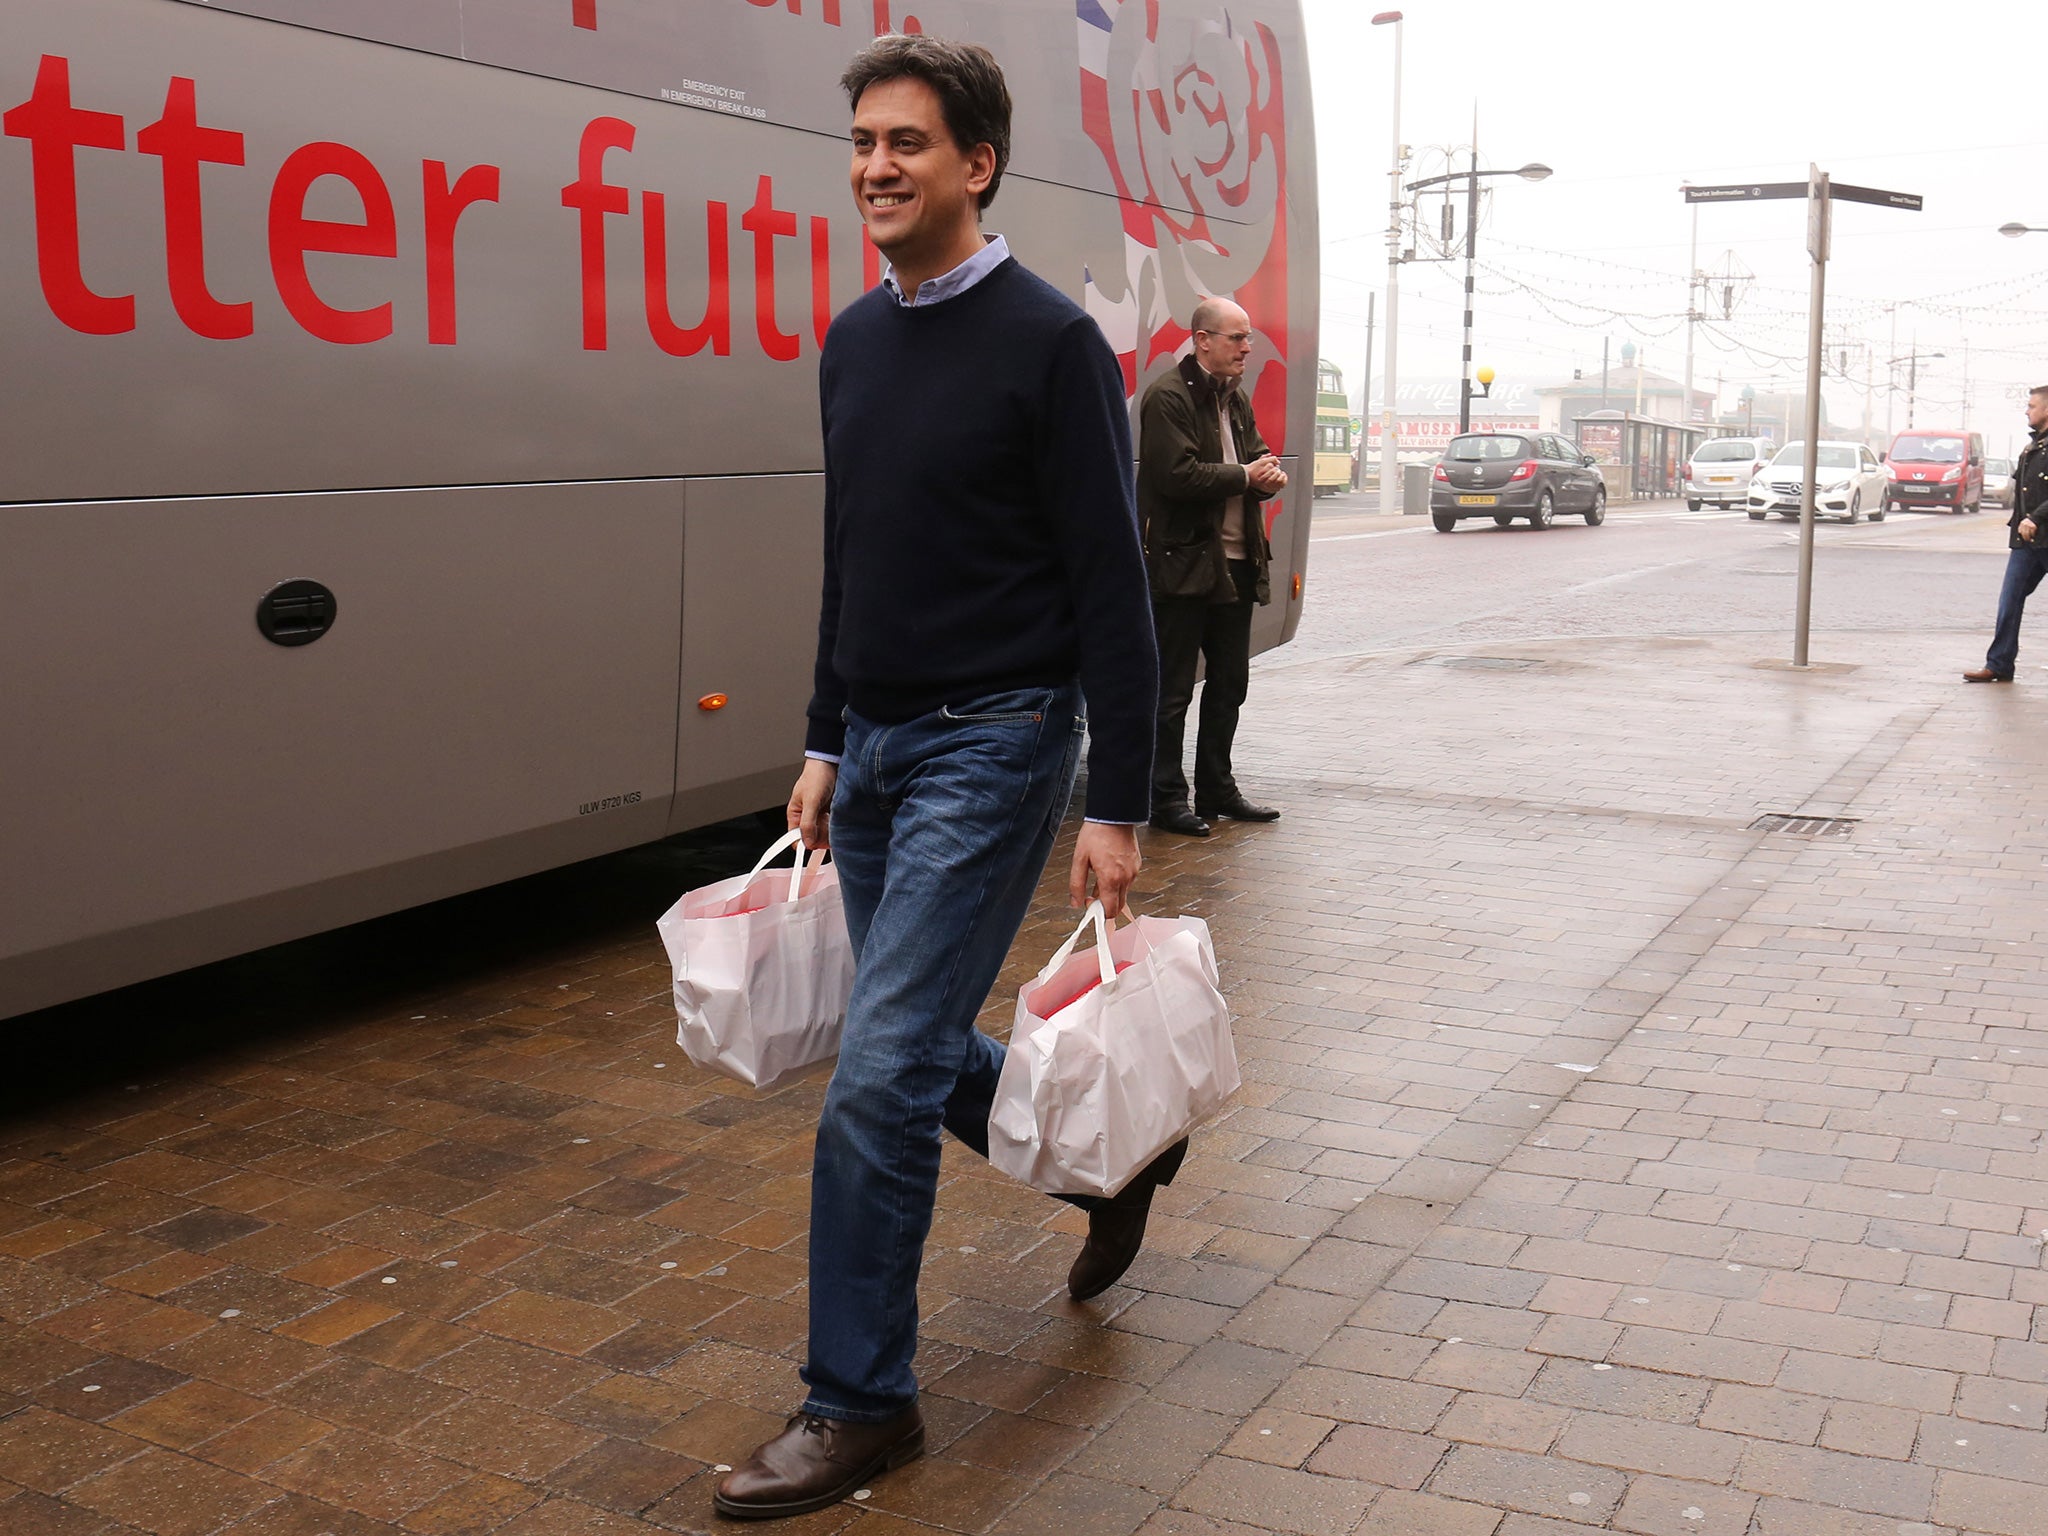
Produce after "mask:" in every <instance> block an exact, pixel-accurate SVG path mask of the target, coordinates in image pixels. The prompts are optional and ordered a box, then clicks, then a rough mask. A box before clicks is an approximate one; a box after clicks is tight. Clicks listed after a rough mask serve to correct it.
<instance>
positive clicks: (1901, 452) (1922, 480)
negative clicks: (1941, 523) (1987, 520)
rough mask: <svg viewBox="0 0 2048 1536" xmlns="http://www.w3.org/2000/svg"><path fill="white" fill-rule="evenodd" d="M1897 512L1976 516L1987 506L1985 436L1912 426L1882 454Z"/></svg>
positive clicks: (1889, 502) (1889, 501)
mask: <svg viewBox="0 0 2048 1536" xmlns="http://www.w3.org/2000/svg"><path fill="white" fill-rule="evenodd" d="M1884 467H1885V469H1886V471H1887V476H1888V479H1889V482H1890V483H1889V484H1888V485H1887V487H1886V489H1885V506H1886V508H1887V509H1890V510H1894V511H1911V510H1912V509H1914V508H1916V507H1917V508H1919V509H1921V510H1923V511H1928V512H1975V511H1978V510H1980V509H1981V508H1982V507H1983V505H1984V435H1983V434H1982V433H1981V432H1951V431H1948V430H1947V429H1945V428H1934V429H1930V428H1926V427H1919V428H1909V429H1908V430H1906V431H1904V432H1901V433H1900V434H1899V435H1898V436H1897V437H1895V438H1893V439H1892V446H1891V452H1889V453H1887V454H1886V455H1885V456H1884Z"/></svg>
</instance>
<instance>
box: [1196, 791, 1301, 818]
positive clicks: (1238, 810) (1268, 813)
mask: <svg viewBox="0 0 2048 1536" xmlns="http://www.w3.org/2000/svg"><path fill="white" fill-rule="evenodd" d="M1195 814H1196V815H1198V816H1206V817H1208V818H1209V820H1211V821H1278V820H1279V819H1280V813H1279V812H1278V811H1276V810H1274V809H1273V807H1272V806H1270V805H1253V804H1252V803H1251V801H1249V800H1247V799H1245V797H1244V796H1243V795H1239V796H1238V797H1237V798H1236V799H1235V800H1225V801H1222V802H1221V803H1219V804H1216V805H1205V806H1202V807H1201V808H1200V809H1198V810H1197V811H1196V813H1195Z"/></svg>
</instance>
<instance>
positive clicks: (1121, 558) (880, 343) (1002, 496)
mask: <svg viewBox="0 0 2048 1536" xmlns="http://www.w3.org/2000/svg"><path fill="white" fill-rule="evenodd" d="M819 397H820V404H821V407H822V410H823V416H824V429H825V592H824V601H823V604H822V605H821V609H820V612H819V617H818V662H817V678H816V692H815V693H814V694H813V696H812V699H811V706H810V711H809V713H810V730H809V735H808V740H807V743H806V745H807V747H808V749H809V750H811V751H815V752H827V753H835V754H836V753H838V752H839V751H840V750H841V748H842V745H843V743H844V741H845V726H844V724H843V723H842V721H841V716H840V711H841V709H842V708H843V707H847V706H851V708H852V709H853V711H854V713H856V714H858V715H860V716H862V717H863V718H864V719H868V720H873V721H876V722H879V723H885V724H891V723H899V722H902V721H905V720H912V719H915V718H917V717H918V716H919V715H924V714H929V713H931V712H932V711H934V710H936V709H938V708H939V707H940V706H941V705H943V704H952V705H955V706H959V705H964V704H966V703H968V702H970V701H972V700H974V699H976V698H979V697H982V696H984V695H987V694H991V693H1001V692H1005V691H1007V690H1010V689H1015V688H1034V687H1046V686H1057V685H1060V684H1063V683H1067V682H1071V681H1073V680H1074V679H1075V678H1077V677H1078V678H1079V679H1080V682H1081V689H1082V692H1083V694H1084V695H1085V696H1086V698H1087V702H1088V726H1089V735H1090V738H1091V746H1090V749H1089V756H1088V806H1087V814H1088V815H1090V816H1091V817H1094V818H1096V819H1098V820H1104V821H1132V822H1135V821H1143V820H1145V819H1146V817H1147V816H1148V815H1149V814H1150V810H1151V805H1150V798H1151V792H1150V780H1151V772H1152V736H1153V723H1154V722H1153V717H1154V714H1155V712H1156V710H1157V707H1158V694H1159V667H1158V660H1157V655H1156V652H1155V649H1154V646H1153V639H1152V616H1151V602H1150V597H1149V595H1148V589H1147V587H1146V581H1145V562H1144V555H1143V553H1142V551H1141V549H1140V547H1139V542H1138V519H1137V509H1136V505H1135V502H1134V500H1133V490H1132V471H1131V463H1132V456H1131V425H1130V416H1129V414H1128V408H1127V407H1126V405H1125V403H1124V389H1123V374H1122V371H1121V370H1120V369H1119V368H1118V367H1117V362H1116V357H1115V355H1114V354H1113V353H1112V352H1111V351H1110V349H1109V344H1108V342H1106V341H1105V340H1104V339H1103V336H1102V332H1101V330H1100V329H1099V328H1098V327H1097V326H1096V324H1095V322H1094V321H1093V320H1091V319H1089V318H1088V316H1087V315H1086V314H1085V313H1084V312H1083V311H1082V310H1081V309H1080V307H1079V306H1078V305H1076V304H1075V303H1074V302H1073V300H1071V299H1069V298H1067V297H1066V295H1064V294H1062V293H1061V292H1060V291H1059V290H1058V289H1056V288H1054V287H1053V286H1052V285H1051V284H1049V283H1047V282H1045V281H1044V280H1043V279H1041V278H1039V277H1037V276H1035V275H1033V274H1032V273H1030V272H1028V271H1026V270H1025V269H1024V268H1023V267H1021V266H1019V265H1018V264H1017V262H1016V261H1015V260H1014V259H1012V260H1008V261H1005V262H1003V263H1002V264H1001V265H1000V266H998V267H997V268H996V269H995V270H994V271H992V272H991V273H990V274H989V275H988V276H987V277H985V278H983V279H982V280H981V281H980V282H979V283H976V284H975V285H974V286H973V287H972V288H969V289H968V290H967V291H966V292H965V293H962V294H959V295H957V296H956V297H953V298H950V299H946V300H944V301H942V302H940V303H937V304H927V305H920V306H915V307H911V308H905V307H903V306H902V305H900V304H898V303H897V302H896V301H895V299H893V298H892V297H891V296H890V295H889V294H888V293H887V292H886V291H885V290H883V289H881V288H876V289H872V290H870V291H869V292H868V293H866V294H865V295H863V296H862V297H861V298H859V299H857V300H855V301H854V302H853V303H852V304H851V305H849V306H848V307H847V308H846V309H845V310H844V311H842V312H841V313H840V315H839V317H838V318H837V319H835V320H834V321H833V322H832V329H831V331H830V332H829V333H828V335H827V336H826V338H825V354H824V360H823V362H822V364H821V365H820V369H819Z"/></svg>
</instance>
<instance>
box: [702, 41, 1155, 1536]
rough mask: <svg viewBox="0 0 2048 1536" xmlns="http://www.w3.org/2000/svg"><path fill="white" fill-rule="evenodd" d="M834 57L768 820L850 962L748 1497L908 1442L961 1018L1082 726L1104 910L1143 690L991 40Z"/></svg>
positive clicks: (812, 1480)
mask: <svg viewBox="0 0 2048 1536" xmlns="http://www.w3.org/2000/svg"><path fill="white" fill-rule="evenodd" d="M841 83H842V85H843V86H844V87H845V89H846V93H847V99H848V100H849V102H851V104H852V106H853V166H852V182H853V195H854V200H855V202H856V204H857V205H858V207H859V208H860V211H861V216H862V218H863V219H864V220H865V221H866V223H867V227H868V232H869V234H870V236H871V238H872V239H873V240H874V243H875V245H876V247H877V248H878V249H879V250H880V251H881V252H882V254H883V255H884V256H886V257H887V258H888V260H889V262H890V266H891V272H890V275H889V277H888V278H887V280H886V281H885V282H884V284H883V286H882V287H880V288H878V289H875V290H874V291H872V292H870V293H868V294H866V295H864V296H863V297H862V298H860V299H858V300H856V301H855V302H854V303H853V304H852V305H850V306H849V307H848V308H847V309H846V310H845V311H844V312H843V313H842V314H841V315H840V316H839V317H838V318H837V319H836V320H835V321H834V322H833V324H832V329H831V331H830V333H829V334H828V336H827V338H826V342H825V349H824V358H823V361H822V363H821V365H820V371H819V394H820V401H821V406H822V417H823V426H824V440H825V587H824V598H823V603H822V607H821V612H820V617H819V623H818V661H817V674H816V693H815V695H814V697H813V699H812V701H811V706H810V710H809V715H810V729H809V736H808V741H807V743H806V750H805V757H806V758H807V759H808V761H807V762H806V763H805V765H804V770H803V774H802V777H801V778H799V779H798V781H797V785H796V789H795V791H794V792H793V793H792V795H791V797H790V802H789V817H790V824H791V825H792V826H794V827H801V829H802V830H803V833H804V838H805V841H806V843H807V844H809V845H810V846H813V847H819V846H824V845H825V844H826V843H827V841H828V839H829V843H830V846H831V848H832V852H833V860H834V862H835V863H836V864H837V866H838V869H839V884H840V890H841V893H842V898H843V901H844V905H845V909H846V920H847V931H848V935H849V937H850V938H851V939H852V942H853V947H854V953H855V955H856V957H857V959H856V967H855V975H854V984H853V995H852V998H851V1000H850V1002H849V1003H848V1006H847V1015H846V1025H845V1031H844V1035H843V1037H842V1041H841V1045H840V1053H839V1063H838V1066H837V1068H836V1070H835V1071H834V1073H833V1076H832V1083H831V1086H830V1088H829V1089H828V1090H827V1093H826V1097H825V1107H824V1112H823V1114H822V1116H821V1117H820V1120H819V1125H818V1143H817V1152H816V1158H815V1162H814V1165H813V1169H812V1177H811V1233H810V1254H811V1265H810V1346H809V1355H808V1359H807V1362H806V1364H805V1366H804V1370H803V1378H804V1381H805V1383H806V1384H807V1385H808V1387H809V1389H810V1393H809V1396H808V1398H807V1399H806V1400H805V1402H804V1404H803V1407H802V1410H801V1411H800V1412H798V1413H797V1414H796V1416H795V1417H793V1418H792V1419H791V1420H790V1421H789V1425H788V1427H787V1428H786V1429H785V1430H784V1431H783V1432H782V1433H781V1434H779V1435H777V1436H776V1437H775V1438H774V1439H772V1440H770V1441H768V1442H767V1443H766V1444H765V1445H763V1446H761V1447H760V1448H759V1449H757V1450H756V1451H755V1452H754V1453H753V1455H752V1456H750V1457H749V1458H747V1459H746V1460H745V1461H744V1462H743V1463H742V1464H741V1465H739V1466H738V1467H737V1468H736V1469H735V1470H734V1471H733V1472H732V1473H731V1474H729V1475H728V1476H727V1477H726V1478H725V1479H724V1481H723V1482H722V1483H721V1484H720V1485H719V1488H718V1491H717V1493H716V1495H715V1500H714V1502H715V1504H716V1507H717V1508H718V1510H719V1512H720V1513H722V1514H725V1515H729V1516H735V1517H740V1518H766V1517H774V1516H782V1515H797V1514H803V1513H805V1512H806V1511H809V1510H814V1509H821V1508H823V1507H825V1506H826V1505H828V1504H832V1503H834V1502H836V1501H838V1500H840V1499H843V1498H845V1497H847V1496H848V1495H849V1494H851V1493H853V1492H854V1490H855V1489H857V1488H859V1487H861V1486H863V1485H864V1484H865V1483H866V1482H867V1480H868V1479H870V1478H871V1477H873V1476H875V1475H876V1474H877V1473H880V1472H883V1471H886V1470H888V1469H889V1468H891V1467H895V1466H900V1465H902V1464H903V1463H904V1462H906V1461H909V1460H910V1459H912V1458H913V1457H915V1456H917V1455H918V1454H919V1452H920V1451H922V1449H923V1447H924V1426H923V1421H922V1420H921V1419H920V1417H919V1415H918V1410H917V1381H916V1378H915V1376H914V1375H913V1374H912V1372H911V1357H912V1355H913V1354H914V1353H915V1351H916V1348H917V1280H918V1271H919V1267H920V1265H921V1264H922V1261H923V1252H924V1241H925V1236H926V1234H927V1232H928V1231H929V1229H930V1226H931V1220H932V1207H933V1202H934V1199H935V1196H936V1190H937V1184H938V1172H939V1152H940V1142H941V1128H942V1127H943V1129H944V1130H948V1131H951V1132H952V1133H953V1134H954V1135H955V1136H957V1137H959V1138H960V1139H961V1140H962V1141H964V1142H966V1143H967V1144H968V1145H969V1146H971V1147H973V1148H974V1149H975V1150H977V1151H979V1152H981V1153H983V1154H984V1155H986V1153H987V1149H988V1116H989V1107H990V1103H991V1100H992V1099H993V1097H994V1094H995V1089H996V1083H997V1079H998V1077H999V1076H1000V1074H1001V1070H1002V1061H1003V1048H1002V1047H1001V1046H1000V1045H997V1044H996V1043H995V1042H994V1041H993V1040H990V1039H989V1038H988V1037H987V1036H986V1035H983V1034H981V1033H980V1032H979V1031H978V1030H977V1029H975V1027H974V1019H975V1015H976V1014H977V1012H979V1010H980V1008H981V1005H982V1003H983V1001H984V1000H985V999H986V998H987V996H988V993H989V989H990V987H991V986H992V985H993V984H994V982H995V978H996V973H997V971H998V969H999V968H1000V967H1001V965H1002V962H1003V959H1004V956H1005V955H1006V954H1007V952H1008V950H1009V947H1010V943H1011V941H1012V940H1013V939H1014V938H1015V937H1016V934H1017V930H1018V927H1019V926H1020V925H1021V923H1022V921H1023V918H1024V914H1025V911H1026V909H1027V907H1028V906H1029V903H1030V900H1031V895H1032V891H1033V889H1034V887H1035V886H1036V885H1037V882H1038V877H1039V875H1040V873H1041V872H1042V871H1043V869H1044V867H1045V862H1046V859H1047V857H1048V855H1049V854H1050V852H1051V849H1052V844H1053V838H1054V834H1055V833H1056V831H1057V830H1058V827H1059V823H1060V820H1061V817H1062V815H1063V813H1064V811H1065V809H1066V804H1067V799H1068V795H1069V794H1070V792H1071V789H1072V786H1073V781H1074V774H1075V770H1076V767H1077V765H1078V760H1079V755H1080V750H1081V742H1082V736H1083V728H1084V726H1086V727H1087V728H1088V730H1089V731H1090V733H1091V741H1092V746H1091V748H1090V752H1089V760H1088V803H1087V817H1088V820H1087V822H1086V824H1085V825H1084V826H1083V827H1082V829H1081V833H1080V837H1079V840H1078V842H1077V844H1076V848H1075V853H1074V862H1073V867H1072V870H1071V872H1070V877H1069V880H1070V894H1071V895H1072V897H1073V899H1074V901H1075V904H1076V905H1080V904H1081V903H1082V902H1083V901H1084V900H1085V898H1086V896H1087V894H1088V890H1089V887H1090V886H1091V884H1092V886H1093V888H1094V890H1095V891H1096V892H1097V893H1098V894H1099V896H1100V898H1101V900H1102V903H1103V905H1104V907H1105V908H1106V909H1107V910H1108V911H1109V912H1110V913H1111V914H1112V915H1113V914H1115V913H1116V912H1117V911H1119V910H1120V909H1121V908H1122V906H1123V904H1124V897H1125V894H1126V892H1127V891H1128V890H1129V888H1130V884H1131V880H1132V878H1133V877H1134V876H1135V875H1136V873H1137V871H1138V866H1139V855H1138V836H1137V823H1139V822H1142V821H1144V820H1145V817H1146V810H1147V805H1148V794H1147V777H1148V774H1149V771H1150V765H1151V737H1152V721H1153V714H1154V707H1155V699H1156V692H1157V664H1156V660H1155V657H1154V653H1153V647H1152V635H1151V628H1150V626H1149V624H1148V623H1147V621H1146V613H1145V576H1144V564H1143V555H1142V552H1141V550H1140V546H1139V540H1138V529H1137V519H1136V513H1135V509H1134V506H1133V503H1132V495H1131V480H1130V465H1131V445H1130V422H1129V416H1128V413H1127V409H1126V406H1125V403H1124V393H1123V375H1122V372H1121V370H1120V369H1119V368H1118V365H1117V362H1116V358H1115V356H1114V354H1113V353H1112V352H1111V351H1110V349H1109V345H1108V343H1107V342H1106V341H1105V340H1104V339H1103V336H1102V333H1101V332H1100V330H1099V329H1098V328H1097V327H1096V325H1095V323H1094V321H1092V320H1090V319H1089V318H1088V317H1087V315H1086V314H1085V313H1084V312H1083V311H1082V310H1081V309H1080V308H1079V306H1077V305H1076V304H1074V303H1073V302H1072V301H1071V300H1070V299H1068V298H1066V297H1065V296H1064V295H1062V294H1061V293H1060V292H1059V291H1058V290H1057V289H1055V288H1053V287H1051V286H1050V285H1049V284H1047V283H1045V282H1043V281H1042V280H1040V279H1039V278H1037V277H1036V276H1034V275H1033V274H1031V273H1030V272H1028V271H1026V270H1025V269H1024V268H1023V267H1021V266H1020V265H1018V263H1017V261H1016V260H1015V258H1013V257H1012V256H1010V254H1009V251H1008V249H1007V247H1006V246H1005V244H1004V242H1003V240H1002V239H1001V237H1000V236H997V237H987V236H984V235H983V234H982V232H981V220H980V215H981V210H982V209H983V208H986V207H987V206H988V204H989V203H990V201H992V200H993V198H994V197H995V193H996V188H997V185H998V183H999V182H1000V181H1001V179H1002V173H1003V167H1004V164H1005V162H1006V161H1007V159H1008V156H1009V142H1010V98H1009V92H1008V89H1007V88H1006V86H1005V85H1004V83H1003V77H1002V71H1001V70H1000V69H999V68H998V67H997V65H996V62H995V60H994V58H993V57H991V56H990V55H989V53H988V52H987V51H986V50H985V49H982V48H978V47H973V46H970V45H963V44H958V43H950V42H946V41H943V40H940V39H937V38H933V37H926V36H915V37H884V38H880V39H878V40H877V41H876V42H874V43H873V44H872V45H870V46H869V47H867V48H865V49H863V50H862V51H861V52H860V53H859V54H857V55H856V56H855V57H854V59H853V62H852V64H851V65H850V66H849V67H848V69H847V71H846V74H845V76H844V78H843V80H842V82H841ZM1084 698H1085V700H1086V715H1085V718H1084V714H1083V699H1084ZM1185 1150H1186V1142H1185V1141H1183V1142H1181V1143H1180V1144H1178V1145H1177V1146H1175V1147H1173V1148H1170V1149H1169V1150H1168V1151H1167V1152H1166V1153H1165V1154H1163V1155H1162V1156H1161V1157H1160V1158H1159V1159H1158V1160H1157V1161H1156V1162H1154V1163H1153V1165H1152V1166H1151V1167H1150V1168H1148V1169H1147V1170H1146V1171H1145V1172H1144V1173H1142V1174H1140V1175H1139V1176H1138V1178H1137V1179H1136V1180H1135V1181H1134V1182H1133V1183H1132V1184H1131V1185H1130V1186H1129V1187H1128V1188H1127V1189H1126V1190H1125V1191H1123V1192H1122V1193H1120V1194H1118V1195H1117V1196H1116V1197H1115V1198H1114V1199H1112V1200H1095V1201H1090V1202H1085V1203H1086V1204H1087V1205H1089V1206H1090V1215H1089V1236H1088V1240H1087V1243H1086V1244H1085V1245H1084V1247H1083V1248H1082V1250H1081V1254H1080V1256H1079V1257H1078V1258H1077V1259H1076V1260H1075V1263H1074V1269H1073V1272H1072V1273H1071V1274H1070V1276H1069V1279H1068V1285H1069V1289H1070V1290H1071V1291H1073V1293H1074V1294H1076V1295H1077V1296H1081V1295H1092V1294H1094V1292H1096V1291H1099V1290H1101V1289H1103V1288H1105V1287H1106V1286H1108V1285H1110V1284H1111V1283H1113V1282H1114V1281H1115V1280H1116V1279H1117V1277H1118V1276H1120V1275H1121V1274H1122V1273H1123V1271H1124V1270H1125V1268H1127V1267H1128V1266H1129V1264H1130V1262H1131V1260H1132V1258H1133V1257H1134V1256H1135V1255H1136V1253H1137V1250H1138V1245H1139V1243H1140V1241H1141V1240H1142V1238H1143V1235H1144V1229H1145V1217H1146V1212H1147V1209H1148V1208H1149V1205H1150V1202H1151V1198H1152V1192H1153V1190H1154V1189H1155V1188H1157V1187H1158V1186H1159V1185H1160V1184H1163V1183H1167V1182H1169V1181H1170V1180H1171V1179H1172V1177H1173V1175H1174V1173H1175V1172H1176V1171H1178V1169H1179V1166H1180V1160H1181V1157H1182V1155H1183V1154H1184V1152H1185ZM1077 1203H1084V1202H1077Z"/></svg>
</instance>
